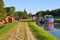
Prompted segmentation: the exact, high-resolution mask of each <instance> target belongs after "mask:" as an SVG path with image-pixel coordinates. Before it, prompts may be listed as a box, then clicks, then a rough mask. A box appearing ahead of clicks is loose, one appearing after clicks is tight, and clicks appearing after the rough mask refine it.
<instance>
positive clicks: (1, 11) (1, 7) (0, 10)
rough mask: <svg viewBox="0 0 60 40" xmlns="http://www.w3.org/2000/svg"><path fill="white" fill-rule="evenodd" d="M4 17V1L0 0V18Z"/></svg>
mask: <svg viewBox="0 0 60 40" xmlns="http://www.w3.org/2000/svg"><path fill="white" fill-rule="evenodd" d="M5 17H6V11H5V9H4V2H3V0H0V20H2V19H4V18H5Z"/></svg>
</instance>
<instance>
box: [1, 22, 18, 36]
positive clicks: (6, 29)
mask: <svg viewBox="0 0 60 40" xmlns="http://www.w3.org/2000/svg"><path fill="white" fill-rule="evenodd" d="M16 24H18V22H14V23H9V24H4V25H3V27H2V28H0V36H1V35H3V34H4V33H5V32H7V31H9V30H10V29H11V28H12V27H14V26H15V25H16Z"/></svg>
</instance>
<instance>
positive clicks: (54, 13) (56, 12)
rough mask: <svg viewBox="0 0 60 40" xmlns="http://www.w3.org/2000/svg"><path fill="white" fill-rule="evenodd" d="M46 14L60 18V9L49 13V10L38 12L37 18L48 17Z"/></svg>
mask: <svg viewBox="0 0 60 40" xmlns="http://www.w3.org/2000/svg"><path fill="white" fill-rule="evenodd" d="M46 14H51V15H53V16H55V17H56V16H60V8H58V9H54V10H51V11H49V10H46V11H38V12H37V13H36V15H37V16H41V15H46Z"/></svg>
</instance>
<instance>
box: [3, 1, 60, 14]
mask: <svg viewBox="0 0 60 40" xmlns="http://www.w3.org/2000/svg"><path fill="white" fill-rule="evenodd" d="M4 4H5V7H9V6H15V7H16V11H23V10H24V9H25V8H26V10H27V11H28V12H31V13H33V14H35V13H36V12H37V11H40V10H52V9H57V8H60V0H4Z"/></svg>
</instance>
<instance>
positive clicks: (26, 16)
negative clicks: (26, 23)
mask: <svg viewBox="0 0 60 40" xmlns="http://www.w3.org/2000/svg"><path fill="white" fill-rule="evenodd" d="M22 15H23V19H27V18H29V17H28V14H27V11H26V9H24V12H23V14H22Z"/></svg>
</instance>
